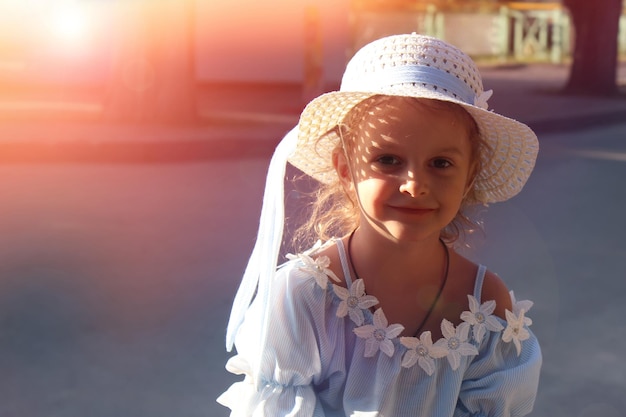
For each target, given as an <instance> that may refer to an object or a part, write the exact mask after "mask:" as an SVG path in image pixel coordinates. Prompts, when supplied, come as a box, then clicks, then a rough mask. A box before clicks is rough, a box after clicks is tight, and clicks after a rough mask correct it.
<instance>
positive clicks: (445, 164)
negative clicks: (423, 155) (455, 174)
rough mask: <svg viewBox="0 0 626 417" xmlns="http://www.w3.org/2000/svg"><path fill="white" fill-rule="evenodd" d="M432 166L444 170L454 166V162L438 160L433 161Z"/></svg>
mask: <svg viewBox="0 0 626 417" xmlns="http://www.w3.org/2000/svg"><path fill="white" fill-rule="evenodd" d="M432 166H433V167H435V168H438V169H444V168H448V167H451V166H452V162H450V161H448V160H447V159H444V158H437V159H435V160H433V162H432Z"/></svg>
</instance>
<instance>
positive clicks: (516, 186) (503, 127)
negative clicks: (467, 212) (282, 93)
mask: <svg viewBox="0 0 626 417" xmlns="http://www.w3.org/2000/svg"><path fill="white" fill-rule="evenodd" d="M375 95H386V96H401V97H416V98H427V99H436V100H442V101H449V102H453V103H457V104H459V105H461V106H462V107H463V108H465V110H467V111H468V113H469V114H470V115H471V116H472V117H473V118H474V120H475V121H476V124H477V125H478V131H479V133H480V135H481V137H482V138H483V140H485V141H486V142H487V143H488V144H489V145H490V147H491V149H492V151H493V153H491V154H487V153H484V152H483V153H482V158H483V160H482V161H481V162H482V169H481V171H480V172H479V173H478V175H477V178H476V181H475V185H474V186H475V195H476V197H477V198H478V201H479V202H482V203H492V202H498V201H503V200H507V199H509V198H511V197H513V196H514V195H515V194H517V193H518V192H519V191H520V190H521V189H522V187H523V186H524V184H525V183H526V180H527V179H528V177H529V176H530V173H531V171H532V170H533V167H534V165H535V159H536V158H537V151H538V149H539V146H538V142H537V136H536V135H535V134H534V133H533V131H532V130H531V129H530V128H529V127H528V126H526V125H525V124H523V123H520V122H517V121H515V120H513V119H509V118H507V117H504V116H501V115H499V114H496V113H494V112H491V111H488V110H487V99H489V97H490V96H491V91H486V92H485V91H483V84H482V79H481V76H480V73H479V72H478V69H477V68H476V65H475V64H474V62H473V61H472V60H471V58H470V57H469V56H467V55H466V54H465V53H463V52H462V51H461V50H459V49H457V48H455V47H454V46H452V45H450V44H447V43H445V42H443V41H441V40H439V39H435V38H432V37H428V36H424V35H418V34H411V35H394V36H389V37H386V38H382V39H378V40H376V41H374V42H372V43H370V44H368V45H366V46H364V47H363V48H362V49H360V50H359V51H358V52H357V53H356V54H355V55H354V57H353V58H352V59H351V60H350V62H349V63H348V65H347V67H346V71H345V73H344V75H343V79H342V82H341V88H340V90H339V91H333V92H330V93H327V94H323V95H321V96H319V97H318V98H316V99H314V100H313V101H311V102H310V103H309V104H308V105H307V107H306V108H305V109H304V111H303V112H302V115H301V116H300V122H299V123H298V143H297V145H296V150H295V152H294V154H292V155H291V156H290V157H289V162H290V163H291V164H293V165H294V166H296V167H297V168H299V169H300V170H302V171H303V172H305V173H306V174H308V175H310V176H312V177H313V178H315V179H317V180H319V181H321V182H324V183H328V182H330V179H331V176H332V175H334V171H333V170H329V169H328V167H329V164H330V161H331V154H332V151H333V149H334V148H335V147H336V146H337V144H338V143H339V142H338V141H339V138H338V136H337V134H336V133H335V132H331V133H329V131H331V130H332V129H333V128H335V127H336V126H337V125H339V124H341V123H342V122H343V121H344V119H345V117H346V115H347V114H348V113H349V112H350V110H352V109H353V108H354V107H355V106H356V105H357V104H359V103H360V102H362V101H363V100H365V99H367V98H369V97H372V96H375ZM324 135H325V136H324ZM322 136H324V137H322ZM320 137H322V138H321V139H320ZM318 139H319V140H318Z"/></svg>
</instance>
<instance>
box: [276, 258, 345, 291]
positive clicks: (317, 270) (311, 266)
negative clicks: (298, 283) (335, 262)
mask: <svg viewBox="0 0 626 417" xmlns="http://www.w3.org/2000/svg"><path fill="white" fill-rule="evenodd" d="M288 258H289V259H300V260H301V261H302V263H303V264H304V266H302V267H300V268H298V269H300V270H301V271H305V272H308V273H310V274H311V275H313V278H315V282H317V285H319V286H320V288H322V289H324V290H325V289H326V287H327V286H328V277H331V278H332V279H333V280H334V281H336V282H339V281H340V279H339V277H337V275H335V273H334V272H333V271H331V270H330V269H329V268H328V267H329V266H330V258H328V256H318V257H317V258H316V259H313V258H311V257H310V256H309V255H307V254H304V253H301V254H299V255H296V256H293V255H289V256H288Z"/></svg>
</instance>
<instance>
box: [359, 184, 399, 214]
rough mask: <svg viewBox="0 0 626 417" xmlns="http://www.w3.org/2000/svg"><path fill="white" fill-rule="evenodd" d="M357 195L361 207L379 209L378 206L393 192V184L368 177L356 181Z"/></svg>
mask: <svg viewBox="0 0 626 417" xmlns="http://www.w3.org/2000/svg"><path fill="white" fill-rule="evenodd" d="M358 190H359V197H360V199H361V204H362V205H363V207H366V208H369V209H370V210H376V209H379V208H380V206H381V205H382V204H383V203H384V202H385V201H386V200H387V199H388V198H389V197H390V196H391V195H392V194H393V186H392V185H391V184H390V183H389V181H383V180H380V179H376V178H369V179H367V180H364V181H359V183H358Z"/></svg>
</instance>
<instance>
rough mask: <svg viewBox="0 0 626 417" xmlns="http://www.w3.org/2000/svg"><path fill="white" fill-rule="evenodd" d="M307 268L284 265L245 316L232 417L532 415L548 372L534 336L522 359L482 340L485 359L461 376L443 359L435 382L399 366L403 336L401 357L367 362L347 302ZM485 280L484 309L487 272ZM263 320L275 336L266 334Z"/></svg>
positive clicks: (496, 336) (229, 401)
mask: <svg viewBox="0 0 626 417" xmlns="http://www.w3.org/2000/svg"><path fill="white" fill-rule="evenodd" d="M301 266H302V264H301V262H300V261H299V260H294V261H291V262H288V263H287V264H285V265H283V266H282V267H281V268H280V269H279V271H278V273H277V274H276V283H275V285H273V286H272V293H271V294H270V295H269V299H268V300H267V304H264V305H261V303H259V302H256V300H255V301H254V302H253V303H252V305H251V306H250V308H249V309H248V311H247V312H246V316H245V320H244V323H243V325H242V326H241V328H240V329H239V331H238V333H237V336H236V339H235V346H236V348H237V352H238V354H237V355H236V356H234V357H233V358H231V359H230V360H229V361H228V363H227V365H226V368H227V369H228V370H229V371H230V372H233V373H235V374H241V375H244V377H245V378H244V380H243V381H242V382H238V383H235V384H233V385H232V386H231V387H230V388H229V389H228V390H227V391H226V392H225V393H224V394H222V395H221V396H220V397H219V398H218V402H219V403H221V404H223V405H225V406H227V407H229V408H230V409H231V410H232V412H231V416H236V417H240V416H241V417H243V416H259V417H260V416H267V417H280V416H307V417H308V416H319V417H321V416H327V417H331V416H333V417H334V416H363V417H373V416H376V417H402V416H407V417H408V416H411V417H415V416H424V417H447V416H450V417H461V416H464V417H465V416H468V417H469V416H472V417H480V416H485V417H486V416H489V417H496V416H497V417H509V416H523V415H526V414H528V413H530V411H531V410H532V407H533V403H534V400H535V396H536V392H537V385H538V379H539V371H540V367H541V351H540V348H539V344H538V342H537V339H536V337H535V336H534V335H533V334H532V333H531V337H530V338H529V339H527V340H524V341H523V342H522V350H521V354H520V355H519V356H518V355H517V351H516V349H515V346H514V345H513V343H504V342H503V341H502V332H491V331H488V332H487V335H486V336H485V337H484V339H483V340H482V342H480V343H476V347H477V349H478V352H479V354H478V355H475V356H464V357H462V359H461V365H460V367H459V368H458V369H457V370H456V371H455V370H452V368H451V367H450V365H449V363H448V361H447V360H446V359H445V358H440V359H437V360H436V362H435V364H436V370H435V372H434V374H433V375H431V376H429V375H428V374H427V373H426V372H424V370H423V369H422V368H420V367H419V366H413V367H411V368H403V367H402V366H401V360H402V356H403V354H404V353H405V352H406V348H405V347H404V346H403V345H401V344H400V343H399V341H398V340H397V339H394V340H393V342H394V348H395V353H394V354H393V356H391V357H389V356H387V355H386V354H384V353H383V352H380V351H379V352H377V354H376V355H374V357H370V358H366V357H364V349H365V341H364V339H361V338H358V337H357V336H356V335H355V334H354V332H353V330H354V328H355V324H354V323H353V322H352V321H351V320H350V319H348V317H337V314H336V311H337V306H338V304H339V302H340V301H341V300H340V299H339V298H338V297H337V296H336V295H335V293H334V292H333V291H332V289H331V287H330V286H329V287H328V288H327V289H323V288H321V287H320V286H319V285H318V283H316V281H315V279H314V278H313V277H312V276H311V275H310V274H308V273H307V272H305V271H303V270H301V269H299V268H300V267H301ZM344 274H345V276H346V277H347V276H349V271H345V270H344ZM478 275H479V276H477V283H478V285H476V290H475V294H474V297H476V298H477V299H478V300H479V302H480V293H481V289H482V285H481V283H482V278H483V276H484V268H481V269H480V270H479V274H478ZM365 313H366V315H367V314H370V317H368V318H366V320H369V321H370V322H371V319H372V318H371V313H369V312H368V311H366V312H365ZM266 315H267V316H266ZM261 317H266V321H265V323H268V325H267V326H268V327H267V329H261V328H260V326H259V323H260V318H261ZM498 320H500V319H498ZM500 321H501V322H502V325H503V326H505V327H506V322H504V321H502V320H500Z"/></svg>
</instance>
